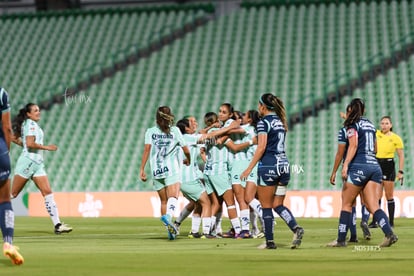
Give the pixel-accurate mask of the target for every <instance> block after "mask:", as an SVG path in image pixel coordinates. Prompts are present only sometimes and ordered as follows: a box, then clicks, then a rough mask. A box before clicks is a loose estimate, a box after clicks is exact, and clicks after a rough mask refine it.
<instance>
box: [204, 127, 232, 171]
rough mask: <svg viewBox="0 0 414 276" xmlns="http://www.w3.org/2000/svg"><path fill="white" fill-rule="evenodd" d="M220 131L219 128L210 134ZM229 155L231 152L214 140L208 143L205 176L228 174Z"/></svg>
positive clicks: (212, 129) (213, 129)
mask: <svg viewBox="0 0 414 276" xmlns="http://www.w3.org/2000/svg"><path fill="white" fill-rule="evenodd" d="M215 130H219V129H218V128H211V129H210V130H209V131H208V132H209V133H210V132H212V131H215ZM228 154H229V151H228V150H227V147H226V146H224V145H216V144H215V143H214V140H210V141H209V142H208V143H207V142H206V155H207V160H206V165H205V167H204V174H206V175H220V174H224V173H227V172H228V168H227V166H228Z"/></svg>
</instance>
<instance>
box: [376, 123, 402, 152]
mask: <svg viewBox="0 0 414 276" xmlns="http://www.w3.org/2000/svg"><path fill="white" fill-rule="evenodd" d="M376 136H377V158H394V155H395V151H396V150H397V149H403V148H404V144H403V141H402V139H401V137H400V136H398V135H397V134H395V133H394V132H390V134H389V135H387V134H384V133H382V132H381V131H380V130H377V132H376Z"/></svg>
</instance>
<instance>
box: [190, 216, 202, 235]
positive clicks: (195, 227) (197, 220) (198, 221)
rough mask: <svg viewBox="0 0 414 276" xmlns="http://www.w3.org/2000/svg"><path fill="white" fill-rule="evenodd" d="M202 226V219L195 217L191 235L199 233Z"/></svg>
mask: <svg viewBox="0 0 414 276" xmlns="http://www.w3.org/2000/svg"><path fill="white" fill-rule="evenodd" d="M200 224H201V217H199V216H193V219H192V220H191V233H198V230H199V229H200Z"/></svg>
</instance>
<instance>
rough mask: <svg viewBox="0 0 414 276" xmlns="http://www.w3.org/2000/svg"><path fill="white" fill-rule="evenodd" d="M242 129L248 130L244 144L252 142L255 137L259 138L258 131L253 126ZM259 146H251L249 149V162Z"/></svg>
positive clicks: (247, 153) (245, 126)
mask: <svg viewBox="0 0 414 276" xmlns="http://www.w3.org/2000/svg"><path fill="white" fill-rule="evenodd" d="M242 127H243V128H244V129H245V130H246V133H247V135H246V136H245V137H244V139H243V143H244V142H248V141H251V140H252V139H253V138H254V137H256V136H257V133H256V130H255V128H254V127H253V126H251V125H242ZM256 149H257V145H251V146H250V147H248V148H247V152H246V155H247V160H252V158H253V155H254V153H255V152H256Z"/></svg>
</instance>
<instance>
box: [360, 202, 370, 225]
mask: <svg viewBox="0 0 414 276" xmlns="http://www.w3.org/2000/svg"><path fill="white" fill-rule="evenodd" d="M361 213H362V217H361V220H362V221H365V222H366V223H368V220H369V215H370V213H369V211H368V209H367V206H365V204H364V205H362V206H361Z"/></svg>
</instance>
